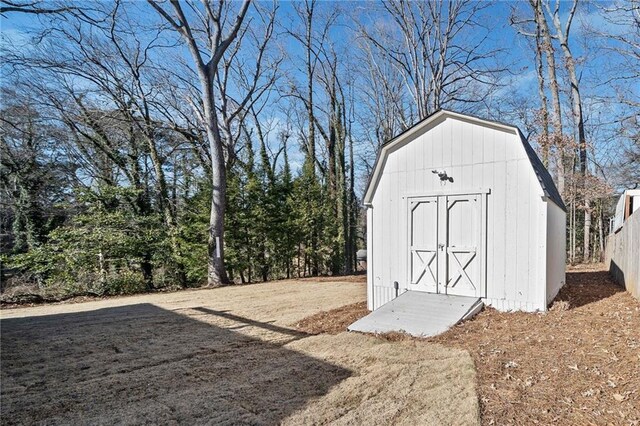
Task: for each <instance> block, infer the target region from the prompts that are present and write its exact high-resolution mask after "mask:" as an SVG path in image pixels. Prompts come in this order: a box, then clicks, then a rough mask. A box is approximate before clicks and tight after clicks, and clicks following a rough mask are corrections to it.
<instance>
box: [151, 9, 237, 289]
mask: <svg viewBox="0 0 640 426" xmlns="http://www.w3.org/2000/svg"><path fill="white" fill-rule="evenodd" d="M148 2H149V4H150V5H151V6H152V7H153V8H154V9H155V10H156V11H157V12H158V14H160V16H161V17H162V18H163V19H164V20H165V21H166V22H168V23H169V24H170V25H171V27H172V28H173V29H174V30H175V31H176V32H178V33H179V34H180V36H181V37H182V39H183V41H184V43H185V44H186V45H187V48H188V49H189V52H190V54H191V57H192V60H193V65H194V67H195V69H196V73H197V75H198V79H199V82H200V96H201V99H200V101H201V106H202V110H203V117H202V118H203V122H204V125H205V128H206V134H207V139H208V141H209V155H210V158H211V165H212V167H211V185H212V194H211V215H210V219H209V235H208V257H209V260H208V283H209V285H221V284H226V283H228V282H229V279H228V278H227V273H226V270H225V266H224V214H225V204H226V189H227V181H226V164H225V153H224V151H225V146H224V140H223V134H222V130H221V126H220V119H219V117H218V113H217V105H216V99H215V84H216V79H217V78H218V75H219V71H220V69H219V66H220V63H221V61H222V60H223V57H224V55H225V53H226V52H227V51H228V49H229V48H230V47H231V45H232V43H233V42H234V40H235V39H236V38H237V37H238V34H240V33H241V31H242V27H243V25H242V24H243V21H244V19H245V16H246V15H247V11H248V9H249V1H248V0H244V1H243V2H242V4H241V5H240V8H239V10H238V11H237V13H236V16H235V19H233V20H232V22H229V21H230V19H229V16H227V15H229V14H230V13H231V12H230V10H229V5H228V3H226V2H224V1H219V2H218V3H216V4H214V3H212V2H210V1H205V2H204V3H203V4H202V7H201V8H197V7H195V6H194V5H191V4H189V6H188V7H189V9H190V10H189V12H190V15H189V18H187V14H185V9H184V8H183V6H182V4H181V2H180V1H179V0H171V1H170V4H171V8H172V10H173V11H169V10H167V9H166V8H165V7H164V2H159V1H155V0H148ZM194 25H195V26H194ZM225 25H226V26H227V27H228V28H225Z"/></svg>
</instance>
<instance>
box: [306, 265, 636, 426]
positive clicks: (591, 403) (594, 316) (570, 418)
mask: <svg viewBox="0 0 640 426" xmlns="http://www.w3.org/2000/svg"><path fill="white" fill-rule="evenodd" d="M365 314H366V312H363V310H362V305H358V304H354V305H351V306H349V307H341V308H338V309H336V310H334V311H332V312H324V313H321V314H317V315H315V316H313V317H310V318H307V319H304V320H302V321H300V322H299V323H298V324H299V327H300V329H301V330H305V331H308V332H313V333H322V332H326V333H334V332H336V330H337V329H340V327H346V325H348V324H350V323H351V322H353V321H355V320H356V319H358V318H359V317H361V316H364V315H365ZM345 324H346V325H345ZM380 337H381V338H384V339H386V340H388V341H396V342H404V341H414V342H416V345H418V346H419V345H421V344H424V345H430V344H432V343H439V344H442V345H445V346H448V347H455V348H459V349H464V350H467V351H468V352H469V353H470V354H471V356H472V357H473V360H474V363H475V366H476V371H477V372H476V375H477V380H478V393H479V398H480V410H481V418H482V423H483V424H485V425H508V424H513V425H525V424H527V425H528V424H541V425H547V424H561V425H576V426H578V425H639V424H640V302H638V301H637V300H636V299H634V298H633V297H632V296H631V295H630V294H629V293H627V292H625V291H624V290H623V289H622V288H621V287H619V286H617V285H615V284H614V283H613V282H612V281H611V279H610V278H609V276H608V274H607V272H606V271H605V269H604V266H603V265H594V266H582V267H576V268H572V269H570V270H569V271H568V272H567V285H566V286H565V287H564V288H563V289H562V290H561V292H560V294H559V295H558V297H557V298H556V300H555V301H554V304H553V305H552V308H551V310H550V312H547V313H545V314H529V313H522V312H515V313H504V312H498V311H496V310H494V309H485V310H484V311H483V312H481V313H480V314H478V315H477V316H476V317H475V318H474V319H472V320H470V321H467V322H465V323H463V324H460V325H458V326H456V327H454V328H453V329H451V330H449V331H448V332H446V333H444V334H442V335H440V336H437V337H435V338H432V339H428V340H421V339H415V338H412V337H410V336H407V335H404V334H399V333H394V334H389V335H385V336H380Z"/></svg>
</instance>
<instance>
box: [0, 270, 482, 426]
mask: <svg viewBox="0 0 640 426" xmlns="http://www.w3.org/2000/svg"><path fill="white" fill-rule="evenodd" d="M364 298H365V286H364V285H363V284H362V283H360V282H358V280H353V281H349V280H345V281H341V282H330V281H326V280H323V281H322V282H317V281H312V280H309V281H305V282H304V283H296V282H293V281H288V282H287V281H284V282H274V283H267V284H257V285H251V286H237V287H225V288H220V289H209V290H197V291H181V292H176V293H167V294H150V295H139V296H131V297H121V298H112V299H106V300H99V301H92V302H87V303H67V304H56V305H43V306H36V307H30V308H21V309H11V310H3V311H1V312H0V316H1V317H2V321H1V322H0V326H1V327H2V334H1V339H2V341H1V357H2V370H1V372H0V373H1V378H2V380H1V382H0V391H1V395H2V417H1V418H0V423H2V424H34V423H46V424H79V423H83V424H114V423H115V424H141V423H147V424H202V423H207V424H279V423H285V424H309V423H315V424H323V423H329V422H330V423H354V422H365V421H366V422H367V423H371V424H387V423H396V424H403V423H404V424H412V425H413V424H451V425H456V424H474V423H478V403H477V397H476V394H475V381H474V380H475V379H474V377H475V373H474V370H473V361H472V359H471V357H470V356H469V354H468V353H467V352H466V351H463V350H458V349H452V348H445V347H443V346H441V345H437V344H431V345H424V344H420V345H416V344H415V343H413V342H400V343H397V344H396V343H389V342H385V341H382V340H380V339H377V338H375V337H371V336H364V335H358V334H352V333H341V334H338V335H335V336H332V335H321V336H313V335H311V334H309V333H308V332H305V331H299V330H296V329H295V328H294V327H291V326H289V324H295V323H298V322H300V320H301V319H303V318H304V317H306V316H309V315H313V314H316V313H318V312H322V311H330V310H332V309H335V308H338V307H340V306H343V305H348V304H350V305H352V304H354V303H355V302H360V301H362V300H363V299H364ZM453 399H455V400H456V401H457V402H456V404H450V401H451V400H453Z"/></svg>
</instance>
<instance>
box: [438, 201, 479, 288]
mask: <svg viewBox="0 0 640 426" xmlns="http://www.w3.org/2000/svg"><path fill="white" fill-rule="evenodd" d="M442 198H443V200H442V201H443V204H446V205H445V206H443V207H444V208H446V217H447V220H446V223H447V224H446V228H445V240H444V244H443V245H444V247H442V250H443V251H445V252H446V255H445V256H443V258H444V265H443V266H444V268H445V270H446V272H445V274H443V275H444V279H443V281H444V285H445V288H444V289H441V291H440V292H441V293H447V294H455V295H458V296H476V297H482V296H484V291H483V288H482V281H483V280H482V279H481V274H482V268H481V259H482V258H483V255H484V253H483V250H482V245H483V244H482V240H483V238H482V233H483V229H482V221H481V219H482V206H481V201H482V197H481V195H480V194H471V195H456V196H450V195H448V196H446V197H442ZM444 198H446V203H445V200H444ZM443 290H444V291H443Z"/></svg>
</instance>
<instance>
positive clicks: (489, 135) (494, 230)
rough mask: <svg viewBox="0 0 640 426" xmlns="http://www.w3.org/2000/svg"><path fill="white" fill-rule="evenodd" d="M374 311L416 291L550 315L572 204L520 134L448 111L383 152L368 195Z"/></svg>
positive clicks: (562, 278)
mask: <svg viewBox="0 0 640 426" xmlns="http://www.w3.org/2000/svg"><path fill="white" fill-rule="evenodd" d="M364 203H365V205H366V207H367V251H368V255H367V260H368V262H367V263H368V265H367V266H368V270H367V286H368V289H367V301H368V307H369V309H370V310H375V309H378V308H379V307H380V306H382V305H384V304H385V303H387V302H389V301H391V300H392V299H394V298H396V297H398V296H399V295H400V294H402V293H404V292H406V291H420V292H428V293H440V294H448V295H457V296H470V297H476V298H481V299H482V301H483V302H484V303H485V304H487V305H491V306H493V307H495V308H497V309H499V310H525V311H536V310H541V311H544V310H546V309H547V305H548V303H549V302H550V301H551V300H552V299H553V298H554V297H555V296H556V294H557V293H558V291H559V290H560V288H561V287H562V286H563V285H564V282H565V258H566V252H565V226H566V224H565V222H566V209H565V206H564V203H563V202H562V198H561V197H560V194H559V193H558V190H557V189H556V187H555V185H554V183H553V180H552V179H551V176H550V175H549V173H548V172H547V170H546V169H545V167H544V165H543V164H542V162H541V161H540V159H539V158H538V157H537V155H536V154H535V152H534V150H533V149H532V148H531V146H530V145H529V143H528V142H527V141H526V140H525V138H524V137H523V136H522V133H521V132H520V130H519V129H518V128H517V127H515V126H511V125H507V124H502V123H497V122H493V121H488V120H483V119H480V118H477V117H472V116H468V115H463V114H459V113H455V112H451V111H444V110H440V111H438V112H436V113H434V114H432V115H431V116H429V117H427V118H426V119H424V120H422V121H421V122H419V123H418V124H416V125H415V126H413V127H412V128H410V129H408V130H407V131H405V132H404V133H402V134H401V135H399V136H397V137H396V138H394V139H392V140H391V141H389V142H388V143H386V144H385V145H383V147H382V148H381V150H380V152H379V153H378V158H377V160H376V164H375V166H374V169H373V173H372V175H371V179H370V181H369V185H368V187H367V191H366V194H365V197H364Z"/></svg>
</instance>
